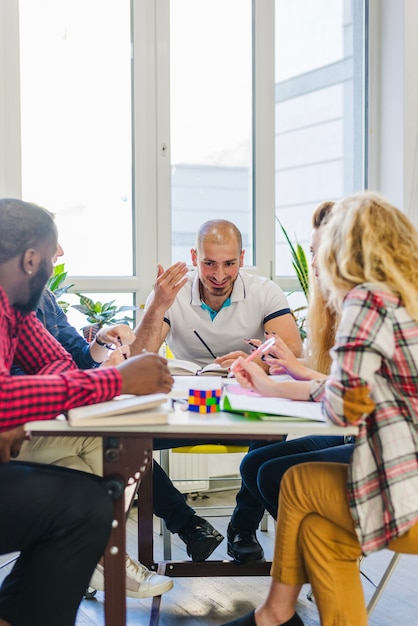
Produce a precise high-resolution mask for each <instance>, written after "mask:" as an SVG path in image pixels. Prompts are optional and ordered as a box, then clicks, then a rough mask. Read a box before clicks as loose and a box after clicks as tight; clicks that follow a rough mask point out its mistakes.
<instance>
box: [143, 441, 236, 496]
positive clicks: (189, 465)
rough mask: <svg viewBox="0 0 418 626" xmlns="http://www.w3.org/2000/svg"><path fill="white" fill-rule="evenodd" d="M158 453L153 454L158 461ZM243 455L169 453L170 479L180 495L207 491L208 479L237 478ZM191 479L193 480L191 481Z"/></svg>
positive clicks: (208, 486)
mask: <svg viewBox="0 0 418 626" xmlns="http://www.w3.org/2000/svg"><path fill="white" fill-rule="evenodd" d="M159 454H160V453H159V452H154V456H155V459H156V460H157V461H159V459H160V457H159ZM243 457H244V453H235V454H187V453H185V454H181V453H177V452H176V453H174V454H173V453H172V451H171V450H170V451H169V466H170V472H169V473H170V478H171V479H172V480H173V481H175V483H174V484H175V486H176V487H177V489H178V490H179V491H181V492H182V493H191V492H194V491H207V490H208V489H209V488H210V479H211V478H217V477H222V476H229V477H231V476H237V477H239V464H240V462H241V459H242V458H243ZM191 479H193V480H191Z"/></svg>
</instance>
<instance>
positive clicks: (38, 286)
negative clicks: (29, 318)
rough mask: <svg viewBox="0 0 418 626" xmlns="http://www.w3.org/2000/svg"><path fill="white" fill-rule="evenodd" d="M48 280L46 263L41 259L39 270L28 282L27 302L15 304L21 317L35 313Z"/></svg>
mask: <svg viewBox="0 0 418 626" xmlns="http://www.w3.org/2000/svg"><path fill="white" fill-rule="evenodd" d="M48 278H49V273H48V270H47V267H46V261H45V259H43V260H42V261H41V262H40V264H39V269H38V271H37V272H36V274H35V276H32V278H31V279H30V280H29V293H30V295H29V300H28V301H27V302H26V303H25V304H16V305H15V309H17V310H18V311H20V312H21V313H22V314H23V315H28V314H29V313H32V311H36V309H37V308H38V305H39V301H40V299H41V296H42V293H43V291H44V287H45V285H46V283H47V281H48Z"/></svg>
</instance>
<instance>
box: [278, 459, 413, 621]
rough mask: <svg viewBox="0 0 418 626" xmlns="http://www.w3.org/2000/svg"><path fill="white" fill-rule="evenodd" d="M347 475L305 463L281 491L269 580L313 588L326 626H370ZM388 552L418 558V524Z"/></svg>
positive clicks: (342, 468) (340, 468) (338, 467)
mask: <svg viewBox="0 0 418 626" xmlns="http://www.w3.org/2000/svg"><path fill="white" fill-rule="evenodd" d="M347 472H348V465H343V464H341V463H303V464H301V465H296V466H295V467H292V468H291V469H289V470H288V471H287V472H286V474H285V475H284V477H283V480H282V484H281V487H280V496H279V512H278V518H277V527H276V528H277V530H276V543H275V548H274V559H273V563H272V567H271V576H272V577H273V579H274V580H275V581H278V582H281V583H284V584H287V585H299V584H304V583H307V582H309V583H310V584H311V586H312V591H313V594H314V597H315V602H316V604H317V606H318V610H319V614H320V618H321V625H322V626H367V609H366V604H365V599H364V594H363V588H362V584H361V579H360V570H359V566H358V559H359V557H360V556H361V547H360V544H359V542H358V539H357V535H356V533H355V530H354V522H353V519H352V517H351V514H350V510H349V508H348V504H347V500H346V485H347ZM388 548H389V549H390V550H393V551H394V552H401V553H402V552H403V553H408V554H418V523H417V524H415V525H414V526H413V527H412V528H410V530H409V531H408V532H407V533H406V534H405V535H403V536H402V537H399V538H398V539H395V540H393V541H392V542H391V543H390V544H389V546H388Z"/></svg>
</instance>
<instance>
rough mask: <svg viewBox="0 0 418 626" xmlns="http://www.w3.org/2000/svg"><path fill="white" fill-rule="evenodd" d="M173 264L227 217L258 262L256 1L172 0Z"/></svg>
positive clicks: (248, 255)
mask: <svg viewBox="0 0 418 626" xmlns="http://www.w3.org/2000/svg"><path fill="white" fill-rule="evenodd" d="M170 11H171V13H170V23H171V32H170V38H171V53H170V54H171V56H170V74H171V162H172V230H173V234H172V258H173V261H178V260H183V261H186V262H190V248H191V247H194V245H195V234H196V231H197V229H198V227H199V226H200V225H201V224H203V222H205V221H206V220H209V219H215V218H225V219H229V220H231V221H232V222H234V223H235V224H236V225H237V226H238V227H239V228H240V230H241V231H242V233H243V240H244V248H245V249H246V255H245V262H246V264H247V265H250V264H252V258H253V256H252V189H251V180H252V140H251V125H252V121H251V120H252V38H251V32H252V27H251V0H171V3H170Z"/></svg>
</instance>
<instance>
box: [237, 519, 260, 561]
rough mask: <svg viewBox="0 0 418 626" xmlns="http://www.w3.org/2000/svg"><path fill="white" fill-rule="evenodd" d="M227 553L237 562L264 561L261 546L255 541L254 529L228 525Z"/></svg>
mask: <svg viewBox="0 0 418 626" xmlns="http://www.w3.org/2000/svg"><path fill="white" fill-rule="evenodd" d="M228 554H229V556H232V558H233V559H234V561H236V562H237V563H249V562H250V561H253V562H256V563H264V561H265V558H264V552H263V548H262V547H261V546H260V544H259V543H258V541H257V537H256V534H255V531H252V530H245V529H244V528H234V527H233V526H232V525H231V524H229V525H228Z"/></svg>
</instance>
